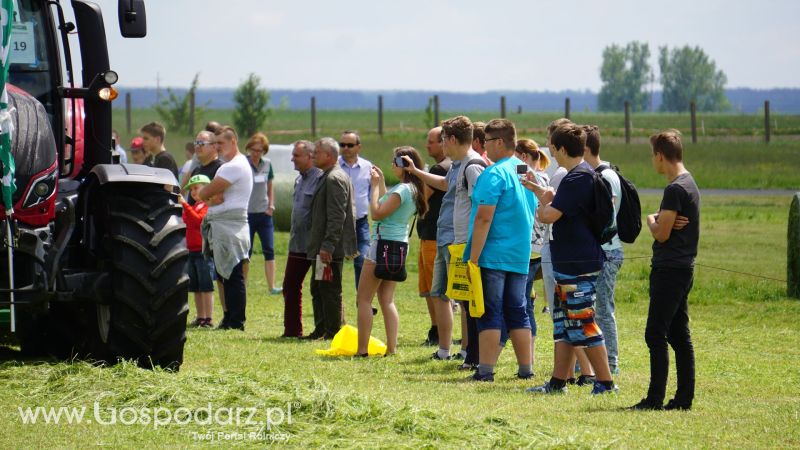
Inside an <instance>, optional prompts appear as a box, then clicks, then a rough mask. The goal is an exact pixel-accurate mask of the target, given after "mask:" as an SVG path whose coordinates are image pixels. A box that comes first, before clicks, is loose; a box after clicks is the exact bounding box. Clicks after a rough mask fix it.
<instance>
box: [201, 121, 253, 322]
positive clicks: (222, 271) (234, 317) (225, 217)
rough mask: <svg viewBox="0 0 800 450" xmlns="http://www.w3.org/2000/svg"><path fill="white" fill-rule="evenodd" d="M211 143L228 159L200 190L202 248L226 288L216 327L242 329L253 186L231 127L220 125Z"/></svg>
mask: <svg viewBox="0 0 800 450" xmlns="http://www.w3.org/2000/svg"><path fill="white" fill-rule="evenodd" d="M214 144H215V145H216V146H217V148H218V149H219V153H220V155H221V156H223V157H224V158H225V160H226V161H228V162H226V163H225V164H223V165H222V166H220V168H219V170H217V174H216V176H215V177H214V179H213V180H212V181H211V184H209V185H208V186H206V187H204V188H203V189H202V190H201V191H200V198H201V199H203V201H205V202H206V203H207V204H208V205H209V206H208V215H207V216H206V219H205V221H204V222H203V251H204V252H208V251H209V250H210V251H211V252H212V253H213V256H214V265H215V266H216V269H217V275H218V277H219V278H221V279H222V285H223V287H224V291H225V306H226V307H227V311H226V312H225V316H224V317H223V318H222V322H221V323H220V325H219V328H221V329H228V328H234V329H239V330H244V322H245V307H246V305H247V290H246V286H245V281H244V275H243V272H242V266H243V265H244V263H245V262H247V261H248V260H249V258H248V253H249V250H250V233H249V228H248V226H247V204H248V202H249V201H250V193H251V191H252V189H253V172H252V170H251V169H250V164H249V163H248V162H247V158H246V157H245V156H244V155H243V154H242V153H240V152H239V147H238V137H237V135H236V131H234V129H233V128H231V127H223V128H222V130H221V131H220V132H219V133H218V134H217V135H216V136H215V137H214Z"/></svg>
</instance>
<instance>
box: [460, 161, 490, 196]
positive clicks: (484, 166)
mask: <svg viewBox="0 0 800 450" xmlns="http://www.w3.org/2000/svg"><path fill="white" fill-rule="evenodd" d="M473 164H477V165H479V166H481V167H483V168H484V169H485V168H486V167H488V165H487V164H486V161H484V160H483V158H474V159H470V160H469V161H467V163H466V164H464V178H463V179H462V183H463V184H464V189H467V188H468V186H467V168H468V167H469V166H471V165H473Z"/></svg>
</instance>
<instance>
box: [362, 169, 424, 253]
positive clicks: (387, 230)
mask: <svg viewBox="0 0 800 450" xmlns="http://www.w3.org/2000/svg"><path fill="white" fill-rule="evenodd" d="M414 190H415V188H414V185H413V184H410V183H400V184H397V185H395V186H393V187H392V188H391V189H389V190H388V191H386V193H385V194H384V195H383V197H381V198H380V200H378V203H383V202H385V201H386V200H387V199H388V198H389V196H390V195H392V194H397V195H399V196H400V206H399V207H398V208H397V209H395V210H394V212H393V213H391V214H390V215H389V216H388V217H384V218H383V219H381V220H376V221H374V222H372V233H371V234H372V236H371V239H372V240H373V241H376V240H377V239H378V231H380V234H381V239H389V240H391V241H402V242H408V219H410V218H411V216H413V215H414V213H415V212H417V204H416V202H414ZM378 227H380V228H378Z"/></svg>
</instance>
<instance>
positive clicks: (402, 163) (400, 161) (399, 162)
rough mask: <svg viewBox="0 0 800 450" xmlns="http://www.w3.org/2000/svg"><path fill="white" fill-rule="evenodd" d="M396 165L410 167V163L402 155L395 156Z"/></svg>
mask: <svg viewBox="0 0 800 450" xmlns="http://www.w3.org/2000/svg"><path fill="white" fill-rule="evenodd" d="M394 165H395V166H397V167H408V163H407V162H406V160H405V159H403V157H402V156H395V157H394Z"/></svg>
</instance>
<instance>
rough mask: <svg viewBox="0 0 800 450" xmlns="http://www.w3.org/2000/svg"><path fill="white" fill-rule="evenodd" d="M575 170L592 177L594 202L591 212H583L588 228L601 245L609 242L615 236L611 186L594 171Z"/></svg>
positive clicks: (580, 168)
mask: <svg viewBox="0 0 800 450" xmlns="http://www.w3.org/2000/svg"><path fill="white" fill-rule="evenodd" d="M575 170H577V171H579V172H583V173H587V174H589V175H591V176H592V189H593V190H594V195H593V197H594V202H593V204H592V209H591V210H589V211H586V210H585V211H584V215H585V216H586V219H587V221H588V222H589V228H590V229H591V230H592V234H593V235H594V237H595V239H597V242H599V243H600V244H601V245H602V244H605V243H606V242H610V241H611V239H613V238H614V235H615V234H617V228H616V227H615V226H614V202H613V201H612V199H611V184H610V183H609V182H608V180H606V179H605V178H603V176H602V175H600V174H599V173H598V172H595V171H594V170H586V169H584V168H582V167H578V168H576V169H575Z"/></svg>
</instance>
